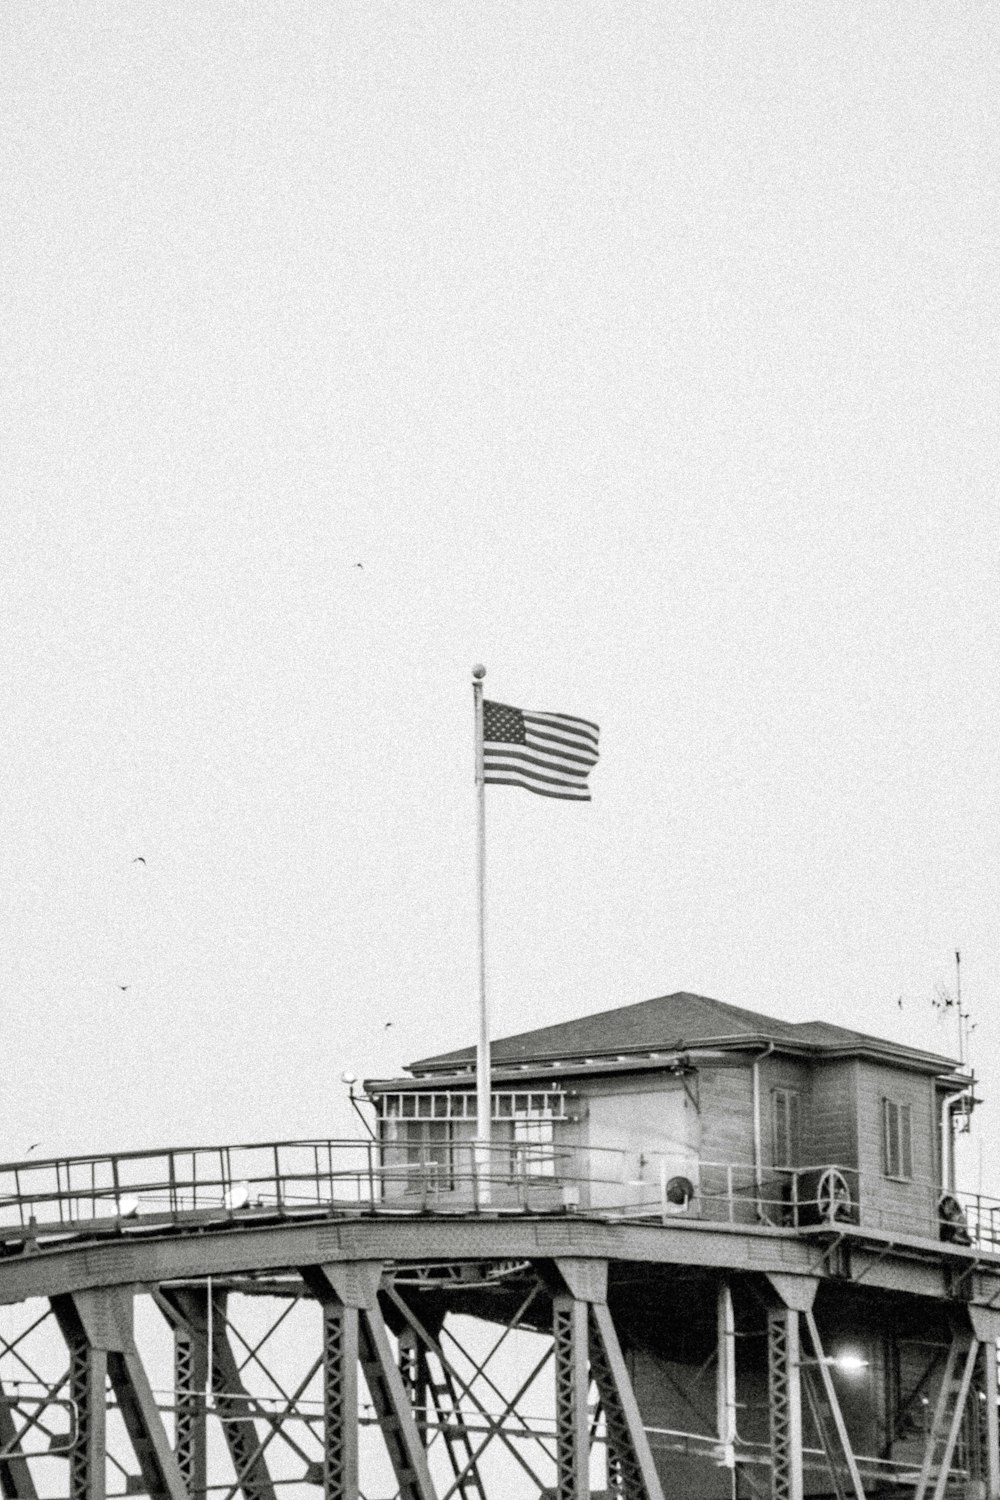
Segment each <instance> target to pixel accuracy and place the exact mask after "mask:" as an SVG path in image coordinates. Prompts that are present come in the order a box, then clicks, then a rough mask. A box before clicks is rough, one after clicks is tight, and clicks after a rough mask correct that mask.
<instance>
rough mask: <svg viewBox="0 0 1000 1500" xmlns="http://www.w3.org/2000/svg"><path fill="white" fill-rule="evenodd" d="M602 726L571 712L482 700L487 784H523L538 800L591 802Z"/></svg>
mask: <svg viewBox="0 0 1000 1500" xmlns="http://www.w3.org/2000/svg"><path fill="white" fill-rule="evenodd" d="M598 733H599V731H598V727H597V725H596V724H591V723H590V721H589V719H574V718H572V717H571V716H570V715H569V714H543V713H534V712H533V711H532V710H530V709H527V708H511V707H510V705H509V704H507V703H491V702H490V701H489V699H488V698H487V699H484V700H483V781H484V782H485V783H486V785H487V786H523V787H524V789H525V790H526V791H529V792H537V793H538V795H539V796H540V797H562V798H563V799H564V800H565V801H568V802H589V801H590V789H589V787H588V786H587V776H588V774H589V772H590V768H591V766H593V765H595V764H596V762H597V737H598Z"/></svg>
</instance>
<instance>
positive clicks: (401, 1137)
mask: <svg viewBox="0 0 1000 1500" xmlns="http://www.w3.org/2000/svg"><path fill="white" fill-rule="evenodd" d="M374 1103H375V1108H376V1110H377V1111H378V1116H379V1141H380V1144H381V1146H382V1151H383V1158H382V1164H383V1167H384V1168H385V1169H386V1172H387V1181H390V1182H397V1181H399V1180H402V1181H403V1182H404V1183H405V1184H406V1187H407V1189H412V1190H414V1191H416V1190H420V1191H426V1190H427V1189H428V1188H431V1189H434V1190H442V1189H449V1190H450V1189H453V1188H457V1187H460V1186H462V1185H463V1184H464V1185H465V1186H468V1184H469V1183H470V1182H471V1180H472V1173H473V1163H474V1145H473V1141H474V1136H475V1130H476V1096H475V1094H471V1093H468V1094H467V1093H461V1094H456V1093H446V1092H443V1091H442V1092H441V1093H433V1092H431V1091H430V1090H428V1091H426V1092H420V1093H418V1092H416V1091H414V1092H412V1093H404V1092H402V1091H400V1092H399V1093H392V1094H383V1095H376V1096H375V1099H374ZM492 1115H493V1122H492V1132H491V1134H492V1143H493V1156H492V1163H491V1165H492V1169H493V1171H494V1173H495V1174H496V1175H498V1176H501V1177H507V1178H509V1179H510V1180H512V1181H519V1180H521V1179H523V1178H525V1177H554V1176H555V1171H556V1150H555V1133H554V1128H553V1127H554V1125H555V1123H556V1121H562V1120H565V1119H566V1118H567V1115H566V1095H565V1094H564V1093H563V1092H561V1091H555V1090H552V1091H546V1092H540V1093H532V1092H529V1091H527V1090H524V1091H522V1090H503V1091H500V1092H497V1093H494V1094H493V1095H492Z"/></svg>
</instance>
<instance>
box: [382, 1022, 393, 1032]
mask: <svg viewBox="0 0 1000 1500" xmlns="http://www.w3.org/2000/svg"><path fill="white" fill-rule="evenodd" d="M391 1025H392V1022H391V1021H386V1023H385V1025H384V1026H383V1027H382V1030H383V1031H388V1030H389V1027H390V1026H391Z"/></svg>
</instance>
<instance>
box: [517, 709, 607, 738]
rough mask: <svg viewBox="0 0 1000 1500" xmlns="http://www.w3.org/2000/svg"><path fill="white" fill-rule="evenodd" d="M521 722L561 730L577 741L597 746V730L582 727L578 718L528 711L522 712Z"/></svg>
mask: <svg viewBox="0 0 1000 1500" xmlns="http://www.w3.org/2000/svg"><path fill="white" fill-rule="evenodd" d="M522 717H523V720H525V723H526V724H543V726H546V727H547V729H562V730H564V732H565V733H567V735H576V736H577V738H579V739H586V741H588V742H589V744H592V745H597V738H598V730H597V727H594V730H591V729H589V727H585V726H583V720H579V718H564V717H562V715H561V714H532V712H529V711H528V709H525V711H523V715H522Z"/></svg>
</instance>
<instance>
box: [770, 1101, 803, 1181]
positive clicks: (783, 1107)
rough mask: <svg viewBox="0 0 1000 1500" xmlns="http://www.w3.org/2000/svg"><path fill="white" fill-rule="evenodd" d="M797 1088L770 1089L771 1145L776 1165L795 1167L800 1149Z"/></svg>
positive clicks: (800, 1154)
mask: <svg viewBox="0 0 1000 1500" xmlns="http://www.w3.org/2000/svg"><path fill="white" fill-rule="evenodd" d="M800 1114H801V1108H800V1105H799V1091H798V1089H772V1090H771V1147H772V1151H773V1154H774V1155H773V1159H774V1165H775V1166H776V1167H797V1166H798V1165H799V1162H800V1160H801V1156H802V1151H801V1145H800V1139H799V1117H800Z"/></svg>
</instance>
